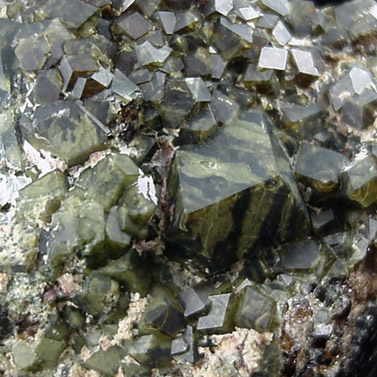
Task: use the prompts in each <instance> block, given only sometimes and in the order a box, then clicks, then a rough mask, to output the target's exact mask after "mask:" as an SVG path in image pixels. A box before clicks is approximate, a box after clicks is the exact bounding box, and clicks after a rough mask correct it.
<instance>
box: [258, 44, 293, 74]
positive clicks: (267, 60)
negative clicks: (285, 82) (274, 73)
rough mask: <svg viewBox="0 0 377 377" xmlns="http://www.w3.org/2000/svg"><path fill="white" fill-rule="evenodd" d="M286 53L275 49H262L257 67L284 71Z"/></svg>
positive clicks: (280, 49)
mask: <svg viewBox="0 0 377 377" xmlns="http://www.w3.org/2000/svg"><path fill="white" fill-rule="evenodd" d="M287 57H288V51H287V50H284V49H282V48H277V47H263V49H262V51H261V54H260V57H259V62H258V67H259V68H265V69H275V70H278V71H284V69H285V66H286V64H287Z"/></svg>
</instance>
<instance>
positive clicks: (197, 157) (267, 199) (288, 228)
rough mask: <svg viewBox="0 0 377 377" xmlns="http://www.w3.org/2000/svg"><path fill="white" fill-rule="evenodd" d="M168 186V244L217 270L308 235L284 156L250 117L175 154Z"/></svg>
mask: <svg viewBox="0 0 377 377" xmlns="http://www.w3.org/2000/svg"><path fill="white" fill-rule="evenodd" d="M252 114H253V113H252ZM257 114H258V113H257ZM262 160H263V161H264V163H263V165H261V164H260V162H261V161H262ZM170 188H171V193H172V197H174V198H176V203H175V216H174V223H173V224H172V229H171V235H170V240H171V241H172V242H174V243H175V244H176V247H179V249H181V250H186V251H193V252H196V253H198V252H199V253H201V254H202V255H203V256H205V257H206V258H208V259H212V260H213V261H214V262H215V263H218V264H220V265H224V263H225V265H226V263H229V261H232V260H235V259H236V258H237V257H238V258H241V257H242V256H243V255H244V254H245V253H246V252H255V251H256V250H258V248H259V247H262V245H264V246H267V245H272V244H274V243H276V242H280V241H282V240H287V239H290V238H292V237H296V236H299V235H300V234H303V233H305V232H306V230H305V229H307V228H306V224H307V217H306V216H307V215H306V210H305V209H304V205H303V202H302V199H301V197H300V195H299V193H298V189H297V187H296V184H295V182H294V180H293V178H292V175H291V172H290V167H289V162H288V159H287V157H286V156H285V152H284V151H283V149H282V147H281V146H280V144H279V142H278V141H277V139H276V138H275V137H274V135H271V134H269V133H268V132H267V131H266V130H265V129H264V127H263V126H262V125H260V124H257V123H254V121H253V119H252V118H251V120H247V119H245V120H236V121H233V122H232V123H230V124H228V125H227V126H226V127H225V128H222V129H220V130H219V131H218V132H217V133H216V135H215V136H214V137H212V138H211V139H210V140H208V142H207V143H206V144H203V145H198V146H187V147H183V148H181V149H180V150H179V151H177V153H176V156H175V161H174V164H173V175H172V177H171V182H170ZM297 218H300V219H301V220H300V226H299V227H297V228H296V227H295V226H294V224H297ZM177 243H178V244H177Z"/></svg>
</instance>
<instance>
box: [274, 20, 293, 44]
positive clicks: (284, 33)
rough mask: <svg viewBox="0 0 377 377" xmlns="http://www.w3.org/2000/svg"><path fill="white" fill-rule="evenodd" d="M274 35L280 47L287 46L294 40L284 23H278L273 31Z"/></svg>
mask: <svg viewBox="0 0 377 377" xmlns="http://www.w3.org/2000/svg"><path fill="white" fill-rule="evenodd" d="M272 35H273V36H274V38H275V39H276V42H278V44H279V45H280V46H284V45H286V44H287V43H288V42H289V41H290V39H291V38H292V36H291V33H290V32H289V31H288V29H287V27H286V26H285V24H284V23H283V22H282V21H278V23H277V24H276V25H275V27H274V28H273V30H272Z"/></svg>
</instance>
